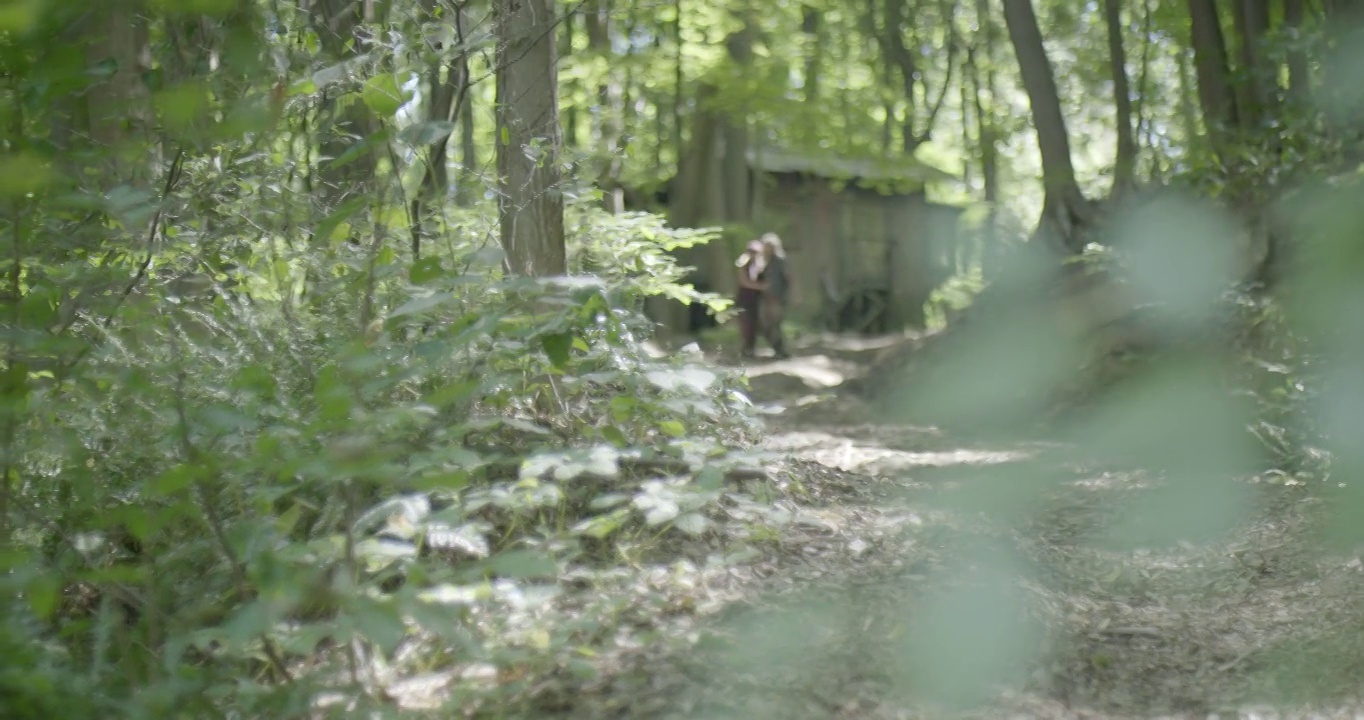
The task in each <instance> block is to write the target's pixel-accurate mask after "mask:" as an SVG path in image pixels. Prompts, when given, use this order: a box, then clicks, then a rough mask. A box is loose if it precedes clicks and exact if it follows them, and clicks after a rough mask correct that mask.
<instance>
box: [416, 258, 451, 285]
mask: <svg viewBox="0 0 1364 720" xmlns="http://www.w3.org/2000/svg"><path fill="white" fill-rule="evenodd" d="M444 274H445V267H444V266H442V265H441V262H440V258H438V257H424V258H422V259H420V260H418V261H416V262H414V263H412V267H411V268H409V269H408V271H407V278H408V279H409V280H411V281H412V282H413V283H414V284H417V285H424V284H426V283H428V282H431V281H432V280H435V279H436V278H439V277H440V276H442V275H444Z"/></svg>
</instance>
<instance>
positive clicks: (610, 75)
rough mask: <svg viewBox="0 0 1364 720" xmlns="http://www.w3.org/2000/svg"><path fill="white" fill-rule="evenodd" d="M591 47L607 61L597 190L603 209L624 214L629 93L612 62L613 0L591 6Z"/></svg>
mask: <svg viewBox="0 0 1364 720" xmlns="http://www.w3.org/2000/svg"><path fill="white" fill-rule="evenodd" d="M587 7H588V9H587V15H586V25H587V46H588V48H589V49H590V52H591V53H592V54H593V55H596V56H600V57H603V58H605V59H606V61H607V63H606V66H607V76H606V78H605V79H604V80H603V82H602V83H601V84H600V85H598V86H597V109H596V113H595V118H594V120H595V122H594V123H593V130H594V132H593V141H594V142H595V143H596V147H595V150H596V153H597V156H598V157H599V158H601V166H600V168H599V169H598V171H597V187H598V188H599V189H601V191H602V193H603V194H604V196H603V198H602V203H603V207H604V208H605V209H606V210H607V211H609V212H613V213H617V212H620V211H622V210H623V209H624V208H623V207H622V206H621V198H622V195H621V192H620V172H621V169H622V168H621V139H622V137H623V136H624V133H625V128H624V112H625V108H624V104H625V100H624V98H625V94H624V92H625V91H624V89H623V88H622V87H621V82H620V80H619V79H617V78H616V76H615V66H616V64H615V63H613V62H611V61H612V60H613V59H614V58H613V55H614V51H613V49H612V47H611V32H612V25H613V23H612V20H611V9H612V4H611V0H592V1H591V2H590V3H589V4H588V6H587Z"/></svg>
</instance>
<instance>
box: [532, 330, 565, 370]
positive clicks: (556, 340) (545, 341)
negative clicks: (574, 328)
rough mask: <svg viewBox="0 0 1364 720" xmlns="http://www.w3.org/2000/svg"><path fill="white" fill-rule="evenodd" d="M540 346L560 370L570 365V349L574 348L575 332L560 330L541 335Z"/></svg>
mask: <svg viewBox="0 0 1364 720" xmlns="http://www.w3.org/2000/svg"><path fill="white" fill-rule="evenodd" d="M540 347H541V348H543V349H544V351H545V355H546V356H547V357H549V362H550V363H551V364H553V365H554V367H556V368H559V369H560V370H562V369H564V368H565V367H568V361H569V359H570V355H569V351H570V350H571V349H572V348H573V333H571V332H560V333H551V334H548V335H541V336H540Z"/></svg>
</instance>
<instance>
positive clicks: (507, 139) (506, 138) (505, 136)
mask: <svg viewBox="0 0 1364 720" xmlns="http://www.w3.org/2000/svg"><path fill="white" fill-rule="evenodd" d="M498 137H499V138H500V139H501V140H502V145H503V146H507V145H511V132H510V131H508V130H507V128H502V129H501V132H500V133H499V135H498Z"/></svg>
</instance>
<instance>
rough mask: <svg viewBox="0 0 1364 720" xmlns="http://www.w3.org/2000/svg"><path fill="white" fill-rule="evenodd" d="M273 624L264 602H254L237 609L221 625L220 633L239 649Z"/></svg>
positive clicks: (268, 609)
mask: <svg viewBox="0 0 1364 720" xmlns="http://www.w3.org/2000/svg"><path fill="white" fill-rule="evenodd" d="M273 624H274V620H273V618H271V613H270V608H269V606H268V605H266V603H265V601H264V600H255V601H252V602H251V603H248V604H247V605H244V606H242V607H240V608H238V609H237V612H235V613H233V614H232V617H231V618H230V619H229V620H228V621H227V622H226V623H224V624H223V626H222V631H223V634H224V635H225V636H226V637H225V639H226V640H227V641H228V642H230V643H232V644H233V645H236V646H238V647H241V646H244V645H246V644H247V643H249V642H251V641H252V640H254V639H255V638H257V637H260V636H261V635H262V634H263V633H265V632H266V631H267V630H269V629H270V627H271V626H272V625H273Z"/></svg>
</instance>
